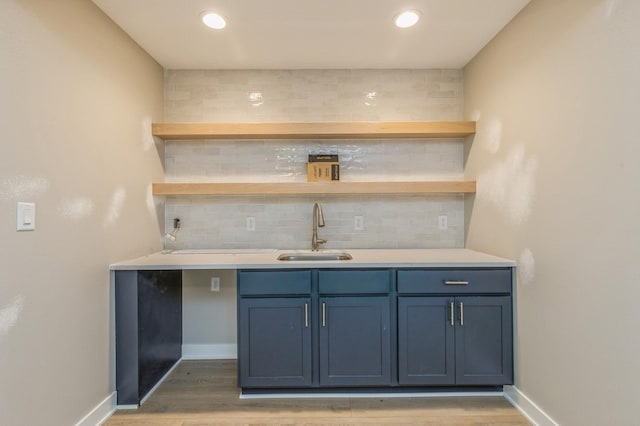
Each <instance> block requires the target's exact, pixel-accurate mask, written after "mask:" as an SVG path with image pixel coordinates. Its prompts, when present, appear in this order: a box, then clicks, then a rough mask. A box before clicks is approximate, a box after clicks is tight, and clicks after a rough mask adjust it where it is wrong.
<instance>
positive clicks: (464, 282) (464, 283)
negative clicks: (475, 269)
mask: <svg viewBox="0 0 640 426" xmlns="http://www.w3.org/2000/svg"><path fill="white" fill-rule="evenodd" d="M444 283H445V285H469V281H445V282H444Z"/></svg>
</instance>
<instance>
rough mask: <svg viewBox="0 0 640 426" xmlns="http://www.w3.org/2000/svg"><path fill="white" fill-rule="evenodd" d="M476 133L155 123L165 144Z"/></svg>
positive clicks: (433, 127) (463, 126)
mask: <svg viewBox="0 0 640 426" xmlns="http://www.w3.org/2000/svg"><path fill="white" fill-rule="evenodd" d="M475 132H476V122H475V121H408V122H333V123H332V122H322V123H154V124H153V125H152V133H153V135H154V136H158V137H160V138H162V139H165V140H192V139H385V138H387V139H398V138H463V137H465V136H469V135H473V134H474V133H475Z"/></svg>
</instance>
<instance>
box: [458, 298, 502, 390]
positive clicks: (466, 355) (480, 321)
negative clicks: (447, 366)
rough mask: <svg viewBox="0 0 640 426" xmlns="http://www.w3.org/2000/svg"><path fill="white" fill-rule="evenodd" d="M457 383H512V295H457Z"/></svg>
mask: <svg viewBox="0 0 640 426" xmlns="http://www.w3.org/2000/svg"><path fill="white" fill-rule="evenodd" d="M456 309H457V311H458V318H457V323H458V325H457V327H456V383H457V384H460V385H506V384H512V383H513V352H512V345H513V343H512V334H511V333H512V332H511V298H510V297H509V296H496V297H486V296H478V297H472V296H469V297H457V298H456Z"/></svg>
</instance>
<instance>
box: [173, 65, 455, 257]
mask: <svg viewBox="0 0 640 426" xmlns="http://www.w3.org/2000/svg"><path fill="white" fill-rule="evenodd" d="M252 94H253V95H252ZM258 94H259V96H258ZM461 117H462V72H461V70H266V71H259V70H251V71H221V70H206V71H204V70H197V71H185V70H170V71H167V72H166V77H165V119H166V120H167V121H177V122H183V121H187V122H188V121H203V122H304V121H311V122H317V121H322V122H331V121H412V120H459V119H461ZM314 153H332V154H336V153H337V154H339V156H340V167H341V169H340V179H341V180H343V181H388V180H392V181H412V180H430V179H431V180H438V179H439V180H462V178H463V167H462V166H463V156H464V149H463V141H462V139H460V140H457V141H455V140H454V141H442V140H429V141H425V140H418V141H415V140H410V141H404V140H397V139H396V140H391V141H389V140H376V141H362V140H351V141H349V140H346V141H344V140H343V141H318V140H304V141H296V140H272V141H266V142H265V141H262V140H257V141H202V140H198V141H188V142H185V141H180V142H167V148H166V180H167V181H169V182H184V181H209V182H267V181H284V182H305V181H306V180H307V174H306V162H307V159H308V154H314ZM314 201H320V202H322V204H323V206H324V211H325V219H326V227H325V228H323V229H322V232H321V235H322V238H325V239H327V240H328V243H327V245H326V247H327V248H347V249H348V248H371V247H373V248H434V247H437V248H444V247H447V248H453V247H462V246H463V244H464V205H463V196H462V195H459V194H450V195H434V196H395V197H391V196H372V195H367V196H356V197H344V196H318V197H206V198H202V197H169V198H167V204H166V225H165V226H166V227H167V228H170V227H171V226H172V223H171V222H172V219H173V218H174V217H180V218H181V219H182V229H181V231H180V234H179V238H178V240H177V241H176V242H175V243H174V244H172V245H171V247H173V248H206V247H216V248H282V249H292V248H309V247H310V245H311V242H310V240H311V211H312V206H313V203H314ZM355 215H359V216H363V218H364V230H363V231H355V230H354V225H353V222H354V219H353V217H354V216H355ZM440 215H446V216H448V222H449V229H448V230H446V231H442V230H439V229H438V225H437V224H438V216H440ZM247 217H255V222H256V230H255V231H253V232H251V231H249V232H248V231H247V229H246V218H247ZM416 229H419V230H420V231H418V232H416Z"/></svg>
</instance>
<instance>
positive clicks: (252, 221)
mask: <svg viewBox="0 0 640 426" xmlns="http://www.w3.org/2000/svg"><path fill="white" fill-rule="evenodd" d="M255 230H256V218H255V217H253V216H249V217H248V218H247V231H250V232H251V231H255Z"/></svg>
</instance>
